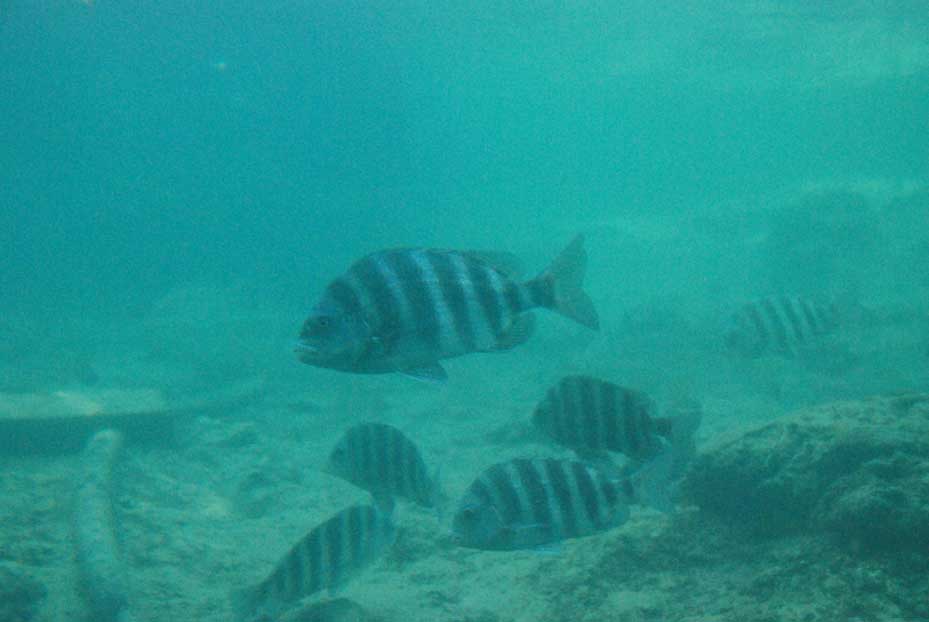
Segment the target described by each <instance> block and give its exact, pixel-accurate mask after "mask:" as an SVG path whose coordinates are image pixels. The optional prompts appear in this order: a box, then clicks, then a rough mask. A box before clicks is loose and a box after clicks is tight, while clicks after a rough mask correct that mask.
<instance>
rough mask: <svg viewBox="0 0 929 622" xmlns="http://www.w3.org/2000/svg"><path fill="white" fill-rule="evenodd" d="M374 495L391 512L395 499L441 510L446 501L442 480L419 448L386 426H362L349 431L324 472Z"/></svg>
mask: <svg viewBox="0 0 929 622" xmlns="http://www.w3.org/2000/svg"><path fill="white" fill-rule="evenodd" d="M323 470H324V471H325V472H326V473H329V474H330V475H334V476H336V477H341V478H342V479H344V480H346V481H348V482H351V483H352V484H354V485H356V486H358V487H359V488H363V489H364V490H367V491H368V492H370V493H371V496H372V497H373V498H374V501H375V504H376V505H377V506H378V507H380V508H382V509H385V510H387V511H390V510H391V509H392V508H393V499H394V497H401V498H404V499H408V500H410V501H412V502H414V503H416V504H418V505H421V506H423V507H427V508H436V509H438V507H439V503H440V501H441V499H442V493H441V490H440V489H439V483H438V479H437V478H436V477H434V476H430V475H429V473H428V472H427V471H426V463H425V462H424V461H423V458H422V455H420V453H419V449H417V447H416V445H415V444H414V443H413V441H411V440H410V439H409V438H407V437H406V436H405V435H404V434H403V432H401V431H400V430H398V429H397V428H395V427H393V426H390V425H387V424H385V423H362V424H360V425H356V426H354V427H351V428H349V429H348V430H346V432H345V434H343V435H342V438H341V439H339V442H338V443H336V446H335V448H334V449H333V450H332V452H331V453H330V454H329V461H328V462H327V463H326V466H325V467H324V469H323Z"/></svg>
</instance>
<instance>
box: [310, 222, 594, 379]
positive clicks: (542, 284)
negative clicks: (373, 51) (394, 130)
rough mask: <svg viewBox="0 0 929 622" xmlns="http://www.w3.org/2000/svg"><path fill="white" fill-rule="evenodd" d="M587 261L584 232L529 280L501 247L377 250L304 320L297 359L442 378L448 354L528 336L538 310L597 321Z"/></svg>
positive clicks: (495, 348)
mask: <svg viewBox="0 0 929 622" xmlns="http://www.w3.org/2000/svg"><path fill="white" fill-rule="evenodd" d="M586 263H587V256H586V253H585V252H584V246H583V238H582V237H581V236H578V237H576V238H575V239H574V240H573V241H572V242H571V243H570V244H569V245H568V246H567V247H566V248H565V249H564V250H563V251H562V252H561V254H560V255H558V257H557V258H556V259H555V261H554V262H553V263H552V264H551V266H549V268H548V269H546V270H544V271H543V272H542V273H541V274H540V275H538V276H537V277H535V278H534V279H531V280H529V281H525V282H520V281H518V280H517V275H516V271H515V270H514V268H513V266H512V264H513V261H512V258H511V257H509V256H508V255H503V254H499V253H496V254H495V253H483V252H469V251H454V250H436V249H426V248H418V249H417V248H408V249H395V250H385V251H380V252H376V253H373V254H371V255H368V256H366V257H364V258H362V259H360V260H358V261H357V262H355V263H354V264H353V265H352V266H351V267H350V268H349V269H348V270H347V271H346V272H345V273H344V274H343V275H342V276H339V277H338V278H336V279H335V280H333V281H332V282H331V283H330V284H329V286H328V287H327V288H326V290H325V292H324V293H323V295H322V298H321V299H320V300H319V302H318V304H317V305H316V307H315V308H314V310H313V311H312V313H311V314H310V315H309V317H308V318H307V319H306V321H305V322H304V323H303V328H302V330H301V332H300V339H299V341H298V344H297V346H296V353H297V357H298V358H299V360H300V361H302V362H304V363H307V364H309V365H314V366H317V367H326V368H330V369H337V370H341V371H347V372H352V373H360V374H381V373H391V372H400V373H404V374H407V375H410V376H413V377H417V378H421V379H427V380H444V379H445V378H446V373H445V370H444V369H443V368H442V365H441V363H440V361H441V360H442V359H448V358H453V357H457V356H461V355H464V354H468V353H471V352H499V351H505V350H509V349H510V348H513V347H515V346H517V345H519V344H521V343H523V342H525V341H526V340H527V339H528V338H529V337H530V335H531V334H532V331H533V328H534V325H535V318H534V316H533V315H532V313H530V311H531V310H532V309H535V308H539V307H541V308H545V309H550V310H552V311H555V312H556V313H560V314H561V315H564V316H566V317H569V318H571V319H573V320H575V321H577V322H579V323H580V324H582V325H584V326H587V327H589V328H592V329H595V330H596V329H598V328H599V320H598V318H597V312H596V310H595V309H594V306H593V303H592V302H591V300H590V298H589V297H588V296H587V294H586V293H584V291H583V289H582V285H583V279H584V271H585V268H586Z"/></svg>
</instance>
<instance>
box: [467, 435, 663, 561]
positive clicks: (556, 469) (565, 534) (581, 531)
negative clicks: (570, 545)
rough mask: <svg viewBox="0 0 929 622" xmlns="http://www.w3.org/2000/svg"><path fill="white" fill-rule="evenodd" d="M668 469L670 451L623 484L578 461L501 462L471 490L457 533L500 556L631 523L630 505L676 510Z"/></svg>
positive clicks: (551, 459) (468, 544) (471, 545)
mask: <svg viewBox="0 0 929 622" xmlns="http://www.w3.org/2000/svg"><path fill="white" fill-rule="evenodd" d="M669 470H670V455H669V454H667V453H665V454H661V455H660V456H659V458H657V459H656V460H654V461H653V462H652V463H650V464H649V465H647V466H645V467H643V468H642V469H640V470H639V471H637V472H636V474H635V475H633V476H632V477H627V478H622V479H611V478H608V477H607V476H606V475H605V474H604V473H603V472H601V471H599V470H597V469H595V468H593V467H591V466H589V465H587V464H585V463H583V462H580V461H577V460H558V459H553V458H547V459H526V458H520V459H515V460H510V461H508V462H502V463H499V464H495V465H493V466H491V467H490V468H488V469H487V470H485V471H484V472H483V473H481V475H479V476H478V477H477V479H475V480H474V482H473V483H472V484H471V486H470V487H469V488H468V489H467V491H466V492H465V494H464V496H463V497H462V499H461V501H460V502H459V505H458V509H457V511H456V513H455V516H454V518H453V522H452V530H453V533H454V535H455V537H456V539H457V541H458V543H459V544H460V545H462V546H465V547H469V548H476V549H482V550H499V551H507V550H521V549H533V548H537V547H540V546H544V545H547V544H553V543H557V542H560V541H562V540H567V539H570V538H581V537H584V536H590V535H593V534H596V533H599V532H602V531H605V530H608V529H611V528H613V527H616V526H618V525H621V524H623V523H624V522H626V520H627V519H628V518H629V508H630V506H631V505H632V504H644V505H651V506H653V507H656V508H658V509H661V510H663V511H666V510H668V509H670V501H669V500H668V496H667V495H668V483H669V480H668V478H669Z"/></svg>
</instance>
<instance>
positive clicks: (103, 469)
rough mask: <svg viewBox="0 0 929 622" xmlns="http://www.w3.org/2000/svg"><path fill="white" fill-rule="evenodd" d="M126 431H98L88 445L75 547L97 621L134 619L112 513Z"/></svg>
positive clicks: (76, 514)
mask: <svg viewBox="0 0 929 622" xmlns="http://www.w3.org/2000/svg"><path fill="white" fill-rule="evenodd" d="M122 447H123V435H122V434H121V433H120V432H118V431H116V430H112V429H107V430H101V431H99V432H97V433H96V434H94V435H93V436H92V437H91V438H90V440H89V441H88V442H87V445H86V446H85V447H84V453H83V455H82V456H81V458H82V468H81V471H80V474H81V475H80V476H81V480H80V484H79V486H78V490H77V499H76V504H75V508H74V510H75V512H74V545H75V548H76V552H77V566H78V573H79V578H80V583H81V588H82V591H83V594H84V597H85V598H86V600H87V605H88V607H89V611H90V614H91V615H90V619H92V620H94V621H95V622H97V621H99V622H132V620H133V618H132V616H131V615H130V612H129V602H128V601H129V599H128V591H129V590H128V579H127V577H128V575H127V571H126V567H125V566H124V564H123V562H122V559H121V557H120V555H119V546H118V544H117V538H116V520H115V516H114V512H113V488H114V486H113V468H114V466H115V464H116V461H117V459H118V458H119V454H120V452H121V451H122Z"/></svg>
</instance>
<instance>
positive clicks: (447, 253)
mask: <svg viewBox="0 0 929 622" xmlns="http://www.w3.org/2000/svg"><path fill="white" fill-rule="evenodd" d="M586 262H587V256H586V253H585V251H584V246H583V238H582V237H581V236H578V237H576V238H574V239H573V240H572V241H571V242H570V243H569V244H568V246H567V247H565V248H564V250H563V251H562V252H561V253H560V254H559V255H558V256H557V257H556V258H555V260H554V261H553V262H552V263H551V265H550V266H549V267H548V268H547V269H545V270H543V271H542V272H541V273H540V274H539V275H537V276H536V277H534V278H531V279H529V280H521V279H520V277H519V274H520V269H519V267H518V262H517V261H516V260H515V258H514V257H512V256H511V255H508V254H505V253H495V252H485V251H455V250H439V249H426V248H406V249H393V250H385V251H380V252H375V253H372V254H370V255H367V256H365V257H363V258H362V259H360V260H358V261H356V262H355V263H354V264H352V265H351V266H350V267H349V268H348V270H347V271H346V272H345V273H344V274H342V275H340V276H338V277H336V278H335V279H333V280H332V281H331V282H330V283H329V285H328V286H327V287H326V288H325V290H324V293H323V295H322V296H321V298H320V300H319V301H318V303H317V304H316V305H315V307H314V308H313V310H312V312H311V313H310V315H309V316H308V317H307V318H306V320H305V321H304V323H303V326H302V329H301V331H300V335H299V339H298V341H297V344H296V346H295V352H296V355H297V358H298V359H299V360H300V361H301V362H303V363H306V364H308V365H313V366H317V367H322V368H328V369H334V370H339V371H342V372H348V373H356V374H389V373H399V374H403V375H406V376H410V377H413V378H416V379H420V380H425V381H429V382H443V381H445V380H447V373H446V371H445V369H444V368H443V367H442V361H443V360H445V359H449V358H453V357H458V356H463V355H466V354H470V353H475V352H506V351H509V350H512V349H513V348H516V347H517V346H519V345H520V344H522V343H524V342H526V341H527V340H528V339H529V338H530V337H531V335H532V333H533V330H534V328H535V319H534V314H533V313H534V310H535V309H540V308H541V309H548V310H551V311H554V312H555V313H558V314H560V315H563V316H565V317H567V318H570V319H572V320H574V321H576V322H578V323H579V324H581V325H583V326H586V327H588V328H590V329H593V330H597V329H598V328H599V326H600V320H599V317H598V315H597V312H596V310H595V309H594V305H593V303H592V301H591V299H590V297H589V296H588V295H587V294H586V293H585V292H584V290H583V280H584V273H585V269H586ZM837 326H838V314H837V312H836V310H835V308H834V306H824V305H820V304H817V303H815V302H812V301H810V300H807V299H804V298H799V297H788V296H775V297H770V298H762V299H759V300H755V301H751V302H748V303H746V304H745V305H744V306H742V307H741V308H739V309H738V310H736V312H735V313H734V314H733V316H732V318H731V322H730V326H729V329H728V330H727V331H726V333H725V335H724V336H723V337H722V339H721V342H722V343H724V345H725V347H726V348H727V350H728V351H729V352H731V353H733V354H734V355H736V356H741V357H746V358H758V357H761V356H786V357H793V356H797V355H798V353H799V352H801V351H802V350H803V349H804V348H807V347H813V346H815V344H816V342H817V340H818V339H820V338H822V336H824V335H828V334H829V333H830V332H832V331H834V330H835V329H836V327H837ZM701 417H702V415H701V409H700V407H699V404H697V403H696V402H693V401H686V400H685V401H682V402H678V403H675V404H672V405H670V406H669V407H667V408H666V409H665V410H664V412H661V411H660V410H659V408H658V405H657V404H656V403H655V401H654V400H652V399H651V398H650V397H649V396H648V395H646V394H645V393H643V392H641V391H638V390H635V389H631V388H627V387H624V386H621V385H618V384H615V383H613V382H610V381H607V380H603V379H599V378H595V377H591V376H582V375H569V376H565V377H563V378H562V379H561V380H559V381H558V382H557V383H556V384H555V385H554V386H552V387H551V388H550V389H549V390H548V391H547V392H546V393H545V395H543V396H541V398H540V400H539V402H538V404H537V406H536V407H535V409H534V411H533V412H532V413H527V419H528V422H529V423H530V424H531V426H533V427H534V428H535V429H536V430H537V431H538V432H539V433H541V435H542V436H543V437H544V438H545V439H547V441H548V442H551V443H553V444H555V445H558V446H560V447H562V448H564V449H567V450H570V451H572V452H573V453H574V457H573V458H541V457H537V456H533V457H524V458H516V459H512V460H508V461H505V462H497V463H493V464H489V465H487V467H486V468H485V469H484V470H483V471H482V472H480V473H478V474H476V475H475V477H474V479H473V482H472V483H471V484H470V486H468V488H467V489H466V490H465V492H464V493H463V494H462V496H461V497H460V498H459V500H458V502H457V504H456V505H455V507H454V509H453V512H452V516H451V526H450V532H451V538H452V541H453V542H454V543H456V544H457V545H458V546H461V547H467V548H472V549H479V550H486V551H517V550H532V549H538V548H541V547H549V546H552V545H557V544H558V543H560V542H562V541H564V540H568V539H577V538H583V537H588V536H592V535H595V534H600V533H603V532H605V531H608V530H611V529H614V528H616V527H619V526H621V525H622V524H623V523H625V522H626V521H627V520H628V518H629V516H630V513H631V511H632V508H634V507H649V508H653V509H656V510H659V511H660V512H670V511H672V510H673V501H672V492H673V490H674V485H675V483H676V482H677V481H679V479H680V478H681V476H682V475H683V473H684V472H685V470H686V468H687V465H688V464H689V462H690V461H691V460H692V459H693V457H694V455H695V452H696V445H695V441H694V437H695V433H696V431H697V429H698V427H699V426H700V423H701ZM617 461H619V464H617ZM322 470H323V471H324V472H325V473H327V474H329V475H331V476H333V477H337V478H340V479H342V480H344V481H346V482H349V483H350V484H352V485H354V486H357V487H358V488H359V489H361V490H364V491H366V492H367V493H369V494H370V495H371V504H370V505H355V506H351V507H348V508H346V509H343V510H341V511H339V512H337V513H336V514H334V515H333V516H331V517H330V518H329V519H327V520H326V521H325V522H323V523H321V524H320V525H318V526H316V527H315V528H313V529H311V530H310V531H309V533H308V534H307V535H306V536H305V537H304V538H303V539H301V540H300V541H299V542H297V543H296V544H295V545H293V547H292V548H291V549H290V551H288V552H287V553H286V554H285V555H284V556H283V557H282V558H281V559H280V561H279V562H278V563H277V565H276V566H275V567H274V568H273V569H272V570H271V571H270V573H269V574H268V575H267V576H266V578H265V579H263V580H262V581H260V582H259V583H257V584H256V585H253V586H250V587H247V588H244V589H241V590H237V591H236V592H235V593H234V594H233V604H234V607H235V610H236V613H237V616H238V618H239V619H240V620H243V621H255V620H273V619H277V618H278V617H279V616H280V615H281V613H282V612H285V611H287V610H288V609H289V608H291V607H293V606H295V605H296V604H297V603H298V602H299V601H301V600H302V599H304V598H305V597H309V596H313V595H315V594H317V593H319V592H322V591H324V590H328V591H329V592H330V593H331V592H333V591H334V590H336V589H338V588H339V587H340V586H342V585H343V584H344V583H345V582H346V581H348V580H349V579H351V578H352V577H354V576H357V575H358V574H359V573H361V572H362V571H363V570H364V569H365V568H366V567H368V566H370V565H371V564H372V563H374V562H375V561H376V560H377V559H378V558H379V557H380V556H382V555H383V554H384V552H385V551H387V550H388V549H389V548H390V546H391V544H392V543H393V542H394V540H395V538H396V534H397V530H398V527H397V526H396V525H395V523H394V516H395V511H394V508H395V505H396V501H397V500H402V501H405V502H408V503H412V504H415V505H418V506H420V507H423V508H427V509H430V510H433V511H434V512H435V514H436V516H437V517H438V518H439V520H440V522H442V516H443V511H444V509H445V506H446V505H447V498H446V497H445V494H444V492H443V490H442V486H441V483H440V479H439V476H438V472H437V471H436V470H434V469H429V468H428V467H427V465H426V462H425V460H424V458H423V455H422V453H421V452H420V450H419V448H418V446H417V445H416V443H415V442H414V441H413V440H411V439H410V438H409V437H408V436H407V435H406V434H405V433H404V432H403V431H401V430H399V429H397V428H395V427H393V426H391V425H388V424H386V423H382V422H376V421H370V422H365V423H361V424H358V425H354V426H352V427H350V428H348V429H347V430H345V431H344V433H343V435H342V437H341V438H340V439H339V440H338V441H337V442H336V444H335V446H334V447H333V449H332V451H331V453H330V454H329V457H328V460H327V461H326V463H325V465H323V467H322Z"/></svg>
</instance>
